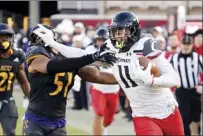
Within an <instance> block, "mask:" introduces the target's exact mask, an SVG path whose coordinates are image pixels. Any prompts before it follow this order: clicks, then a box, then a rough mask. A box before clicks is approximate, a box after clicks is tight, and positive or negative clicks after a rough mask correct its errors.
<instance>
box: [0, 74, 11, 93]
mask: <svg viewBox="0 0 203 136" xmlns="http://www.w3.org/2000/svg"><path fill="white" fill-rule="evenodd" d="M13 78H14V73H13V72H9V73H7V72H0V92H4V91H6V90H7V91H10V90H11V85H12V81H13ZM6 81H7V85H4V84H5V83H6Z"/></svg>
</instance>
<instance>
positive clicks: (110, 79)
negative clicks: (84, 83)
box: [94, 72, 118, 85]
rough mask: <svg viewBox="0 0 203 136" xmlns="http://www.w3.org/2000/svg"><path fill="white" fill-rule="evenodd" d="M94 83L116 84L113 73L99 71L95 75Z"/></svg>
mask: <svg viewBox="0 0 203 136" xmlns="http://www.w3.org/2000/svg"><path fill="white" fill-rule="evenodd" d="M94 83H99V84H112V85H113V84H118V82H117V81H116V79H115V78H114V76H113V74H111V73H107V72H99V73H98V74H97V75H96V78H95V80H94Z"/></svg>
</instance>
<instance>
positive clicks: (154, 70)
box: [139, 56, 160, 77]
mask: <svg viewBox="0 0 203 136" xmlns="http://www.w3.org/2000/svg"><path fill="white" fill-rule="evenodd" d="M150 61H151V60H150V59H148V58H146V57H144V56H142V57H140V58H139V64H140V66H141V67H142V68H143V70H145V69H146V68H147V66H148V64H149V63H150ZM151 74H152V75H154V77H159V76H160V70H159V68H158V67H157V66H156V65H155V64H153V63H152V68H151Z"/></svg>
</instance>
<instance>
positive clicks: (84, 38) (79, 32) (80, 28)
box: [74, 22, 92, 49]
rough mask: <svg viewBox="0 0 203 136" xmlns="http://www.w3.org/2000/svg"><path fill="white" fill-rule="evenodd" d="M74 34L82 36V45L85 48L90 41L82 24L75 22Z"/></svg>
mask: <svg viewBox="0 0 203 136" xmlns="http://www.w3.org/2000/svg"><path fill="white" fill-rule="evenodd" d="M74 30H75V31H74V35H81V37H82V47H83V48H84V49H85V48H86V47H87V46H88V45H89V44H90V43H91V42H92V41H91V39H90V38H89V37H88V36H87V35H86V33H85V27H84V24H83V23H81V22H77V23H75V25H74Z"/></svg>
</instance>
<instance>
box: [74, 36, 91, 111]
mask: <svg viewBox="0 0 203 136" xmlns="http://www.w3.org/2000/svg"><path fill="white" fill-rule="evenodd" d="M72 42H73V43H72V46H73V47H76V48H82V35H75V36H73V41H72ZM75 82H76V83H75V85H74V86H73V88H72V90H73V95H74V106H73V107H72V109H74V110H81V109H83V108H84V109H86V110H88V109H89V104H88V94H89V93H87V90H86V83H85V81H84V80H81V78H80V77H79V76H75Z"/></svg>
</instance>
